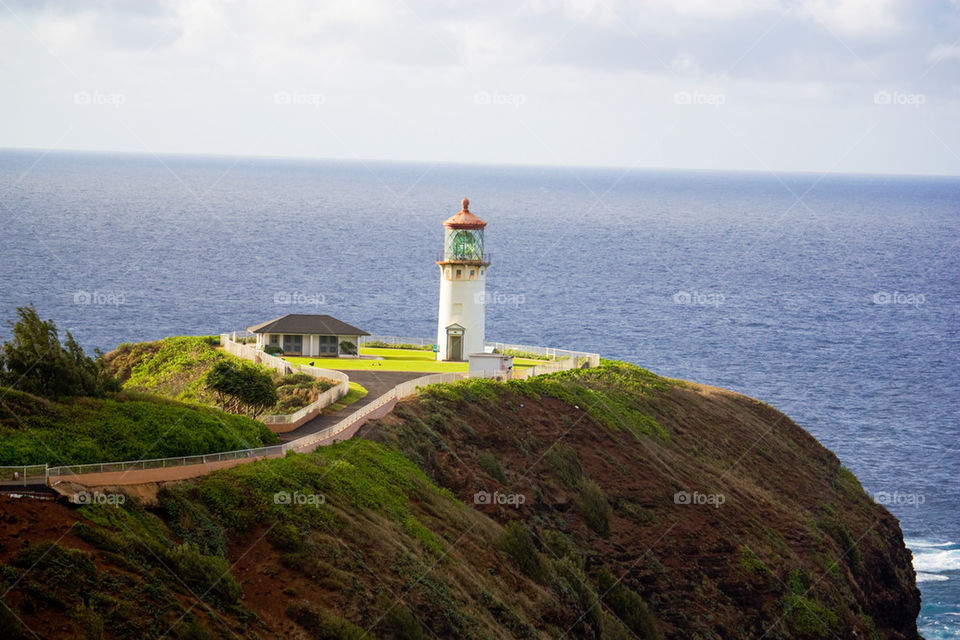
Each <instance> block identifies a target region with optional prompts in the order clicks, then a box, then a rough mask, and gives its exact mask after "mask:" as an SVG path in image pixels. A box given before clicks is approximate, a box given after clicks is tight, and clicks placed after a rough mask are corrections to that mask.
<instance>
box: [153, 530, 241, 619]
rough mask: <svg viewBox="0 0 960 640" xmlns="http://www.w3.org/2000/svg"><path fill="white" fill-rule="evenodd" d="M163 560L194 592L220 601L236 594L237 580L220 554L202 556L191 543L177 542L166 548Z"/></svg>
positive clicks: (230, 600)
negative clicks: (165, 559) (165, 560)
mask: <svg viewBox="0 0 960 640" xmlns="http://www.w3.org/2000/svg"><path fill="white" fill-rule="evenodd" d="M166 558H167V561H168V563H169V565H170V569H171V570H172V571H173V573H174V575H176V576H178V577H179V578H180V579H182V580H183V581H184V582H185V583H186V584H187V585H190V586H192V587H194V588H195V589H196V590H197V592H198V593H201V594H203V593H206V594H208V595H210V596H212V597H214V598H216V599H217V600H219V601H221V602H223V603H224V604H234V603H235V602H236V601H237V600H238V599H239V598H240V583H239V582H237V579H236V578H235V577H233V574H232V573H230V568H231V567H230V561H229V560H227V559H226V558H224V557H221V556H206V555H203V554H202V553H200V551H199V550H197V548H196V547H195V546H193V545H192V544H181V545H177V546H175V547H173V548H172V549H170V550H168V551H167V553H166Z"/></svg>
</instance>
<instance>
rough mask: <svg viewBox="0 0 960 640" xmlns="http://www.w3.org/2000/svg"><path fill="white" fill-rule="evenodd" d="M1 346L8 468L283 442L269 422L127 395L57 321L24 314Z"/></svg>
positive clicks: (0, 459) (28, 310)
mask: <svg viewBox="0 0 960 640" xmlns="http://www.w3.org/2000/svg"><path fill="white" fill-rule="evenodd" d="M18 315H19V318H18V320H17V322H15V323H11V328H12V334H13V335H12V338H11V339H10V340H8V341H7V342H5V343H4V344H3V345H2V347H0V466H2V465H24V464H44V463H47V464H50V465H62V464H80V463H89V462H114V461H121V460H140V459H145V458H164V457H171V456H184V455H196V454H203V453H214V452H217V451H229V450H236V449H247V448H254V447H261V446H264V445H268V444H274V443H275V442H277V437H276V435H274V434H273V433H271V432H270V430H269V429H267V428H266V427H265V426H264V425H263V424H262V423H260V422H257V421H256V420H253V419H251V418H249V417H246V416H242V415H234V414H231V413H226V412H224V411H220V410H219V409H216V408H213V407H205V406H199V405H196V404H188V403H183V402H178V401H176V400H172V399H169V398H165V397H161V396H158V395H155V394H149V393H142V392H134V391H121V385H120V381H119V380H118V379H117V377H116V376H115V375H114V374H113V371H112V370H111V369H110V367H109V366H108V365H107V363H106V362H105V360H104V358H103V357H102V354H97V355H96V356H95V357H89V356H87V355H86V354H84V352H83V350H82V349H81V348H80V347H79V345H77V343H76V341H74V340H73V337H72V336H71V335H70V334H69V332H68V333H67V335H66V339H65V340H64V341H63V342H62V343H61V341H60V338H59V335H58V332H57V328H56V326H55V324H54V323H53V321H51V320H41V319H40V317H39V316H38V314H37V312H36V310H35V309H33V308H32V307H23V308H21V309H19V310H18Z"/></svg>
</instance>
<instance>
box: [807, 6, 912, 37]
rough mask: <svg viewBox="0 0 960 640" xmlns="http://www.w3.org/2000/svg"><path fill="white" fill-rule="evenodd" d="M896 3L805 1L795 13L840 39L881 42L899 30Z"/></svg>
mask: <svg viewBox="0 0 960 640" xmlns="http://www.w3.org/2000/svg"><path fill="white" fill-rule="evenodd" d="M899 9H900V7H899V6H898V3H897V0H806V1H805V2H802V3H800V4H799V5H798V10H799V12H800V13H801V14H802V15H805V16H807V17H809V18H811V19H813V20H814V21H815V22H817V23H819V24H821V25H823V26H825V27H826V28H827V29H829V30H830V31H833V32H836V33H837V34H838V35H841V36H855V37H867V38H881V37H885V36H889V35H891V34H893V33H895V32H897V31H898V30H899V24H900V23H899V20H898V12H899Z"/></svg>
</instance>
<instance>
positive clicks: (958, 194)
mask: <svg viewBox="0 0 960 640" xmlns="http://www.w3.org/2000/svg"><path fill="white" fill-rule="evenodd" d="M464 196H468V197H469V198H470V200H471V207H470V208H471V210H472V211H473V212H474V213H476V214H477V215H478V216H480V217H481V218H483V219H484V220H486V221H487V223H488V226H487V229H486V251H488V252H490V253H491V254H492V266H491V269H490V271H489V275H488V278H487V282H488V302H489V306H488V310H487V338H488V339H489V340H498V341H504V342H513V343H522V344H534V345H546V346H557V347H563V348H568V349H578V350H584V351H595V352H599V353H600V354H602V355H603V356H604V357H607V358H617V359H622V360H628V361H631V362H635V363H637V364H640V365H641V366H644V367H646V368H648V369H651V370H653V371H655V372H656V373H659V374H662V375H666V376H670V377H676V378H684V379H689V380H695V381H698V382H702V383H706V384H712V385H717V386H721V387H727V388H730V389H734V390H736V391H740V392H742V393H745V394H748V395H750V396H753V397H755V398H758V399H760V400H763V401H765V402H768V403H770V404H772V405H773V406H775V407H777V408H778V409H780V410H782V411H784V412H786V413H787V414H788V415H790V416H791V417H792V418H793V419H794V420H795V421H796V422H797V423H799V424H800V425H802V426H803V427H805V428H806V429H807V430H808V431H810V432H811V433H812V434H813V435H814V436H816V437H817V438H818V439H819V440H820V441H821V442H822V443H823V444H824V445H825V446H827V447H828V448H830V449H831V450H833V451H834V452H835V453H836V454H837V455H838V456H839V457H840V459H841V460H842V461H843V464H844V465H846V466H847V467H848V468H849V469H851V470H852V471H853V472H854V473H855V474H856V475H857V476H858V477H859V478H860V480H861V482H862V483H863V486H864V488H865V490H866V491H867V492H868V493H870V494H871V495H873V496H874V497H875V499H877V500H878V501H880V502H884V503H886V504H887V506H888V508H889V509H890V510H891V511H892V512H893V513H894V514H895V515H896V516H897V517H898V518H899V519H900V522H901V526H902V528H903V531H904V536H905V537H906V539H907V544H908V546H909V547H910V548H911V549H912V550H913V553H914V567H915V569H916V570H917V573H918V580H919V586H920V589H921V591H922V593H923V610H922V613H921V618H920V621H919V625H920V628H921V633H922V634H924V635H925V637H926V638H927V639H928V640H933V639H937V638H960V518H957V516H956V513H957V500H958V495H960V492H958V482H960V462H958V455H957V447H958V443H960V402H958V399H960V348H958V347H960V333H958V329H960V252H958V241H960V178H954V177H894V176H858V175H828V176H821V175H819V174H772V173H770V174H762V173H733V172H730V173H726V172H690V171H655V170H622V169H585V168H557V167H529V166H471V165H466V164H465V165H427V164H385V163H374V162H361V161H308V160H281V159H265V158H229V157H185V156H184V157H181V156H152V155H115V154H95V153H67V152H49V153H45V152H42V151H0V220H2V222H3V225H2V233H0V283H2V284H0V320H12V319H13V318H14V316H15V309H16V307H17V306H20V305H25V304H28V303H34V304H35V305H36V307H37V308H38V310H39V311H40V313H41V315H42V316H43V317H49V318H53V319H54V320H55V321H56V322H57V325H58V327H60V329H61V331H63V330H65V329H69V330H70V331H71V332H72V333H73V334H74V336H75V337H76V338H77V339H78V340H79V341H80V342H81V344H82V345H83V346H84V347H85V348H88V349H92V348H99V349H103V350H109V349H111V348H113V347H114V346H116V345H117V344H119V343H121V342H133V341H142V340H152V339H155V338H160V337H163V336H168V335H177V334H213V333H219V332H221V331H229V330H234V329H242V328H243V327H246V326H249V325H251V324H254V323H256V322H259V321H263V320H267V319H270V318H273V317H276V316H279V315H283V314H285V313H329V314H331V315H333V316H336V317H337V318H340V319H342V320H344V321H346V322H349V323H351V324H354V325H356V326H359V327H361V328H363V329H365V330H367V331H369V332H370V333H374V334H388V335H398V336H422V337H425V338H430V337H432V336H434V335H435V333H436V325H435V323H436V313H437V296H438V270H437V266H436V265H435V264H434V261H435V259H436V254H437V252H438V251H440V250H441V249H442V227H441V223H442V222H443V220H444V219H446V218H447V217H449V216H450V215H452V214H454V213H456V212H457V211H459V209H460V200H461V198H462V197H464ZM8 337H9V328H8V326H7V325H6V324H4V325H2V326H0V339H6V338H8Z"/></svg>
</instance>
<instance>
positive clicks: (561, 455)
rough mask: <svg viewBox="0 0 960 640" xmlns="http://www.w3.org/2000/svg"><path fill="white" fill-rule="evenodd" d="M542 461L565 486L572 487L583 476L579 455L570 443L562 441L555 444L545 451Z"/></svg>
mask: <svg viewBox="0 0 960 640" xmlns="http://www.w3.org/2000/svg"><path fill="white" fill-rule="evenodd" d="M544 461H545V462H546V463H547V466H548V467H549V468H550V470H551V471H553V474H554V476H555V477H556V478H557V480H559V481H560V483H561V484H563V485H564V486H565V487H571V488H572V487H575V486H577V485H578V484H580V479H581V478H582V477H583V469H582V467H581V466H580V456H578V455H577V452H576V451H575V450H574V449H573V447H571V446H570V445H568V444H566V443H564V442H560V443H557V444H555V445H554V446H553V447H551V448H550V450H549V451H547V454H546V455H545V456H544Z"/></svg>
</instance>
